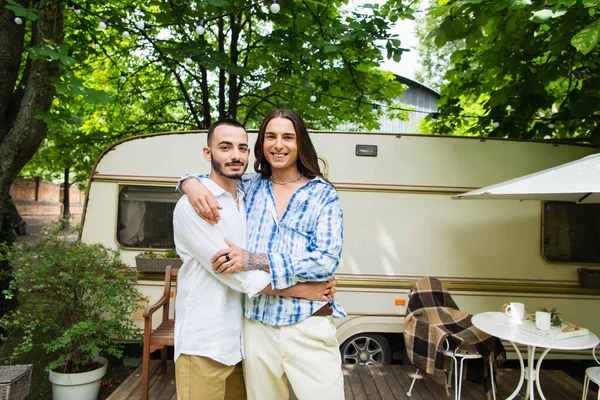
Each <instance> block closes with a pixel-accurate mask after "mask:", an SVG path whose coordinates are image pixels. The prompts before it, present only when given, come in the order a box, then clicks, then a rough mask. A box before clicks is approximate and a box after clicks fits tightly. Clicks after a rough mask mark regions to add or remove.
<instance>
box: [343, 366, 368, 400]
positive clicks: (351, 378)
mask: <svg viewBox="0 0 600 400" xmlns="http://www.w3.org/2000/svg"><path fill="white" fill-rule="evenodd" d="M344 370H345V371H348V382H349V383H350V388H351V389H352V396H353V397H354V400H368V399H369V398H368V397H367V393H366V392H365V388H364V387H363V385H362V381H361V379H360V376H359V375H358V366H357V365H347V366H346V367H345V368H344Z"/></svg>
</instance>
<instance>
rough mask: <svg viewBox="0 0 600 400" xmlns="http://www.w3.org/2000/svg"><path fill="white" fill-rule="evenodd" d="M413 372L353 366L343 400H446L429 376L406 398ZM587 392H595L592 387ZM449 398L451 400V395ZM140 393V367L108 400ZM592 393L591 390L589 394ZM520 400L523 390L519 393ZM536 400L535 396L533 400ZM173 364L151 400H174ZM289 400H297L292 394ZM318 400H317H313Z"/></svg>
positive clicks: (567, 391) (470, 393) (513, 381)
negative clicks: (344, 399)
mask: <svg viewBox="0 0 600 400" xmlns="http://www.w3.org/2000/svg"><path fill="white" fill-rule="evenodd" d="M157 365H158V361H154V360H153V361H152V364H151V368H153V367H156V366H157ZM414 372H415V368H414V367H413V366H411V365H387V366H356V365H347V366H345V367H344V387H345V393H346V400H380V399H381V400H398V399H412V400H426V399H427V400H429V399H447V398H448V397H447V396H446V391H445V389H444V387H443V386H439V385H436V384H435V383H433V381H432V380H431V379H430V378H429V377H428V376H423V374H420V379H419V380H417V383H416V384H415V387H414V389H413V395H412V397H407V396H406V391H407V390H408V388H409V386H410V382H411V380H412V377H413V376H414ZM496 376H497V378H496V380H497V382H496V385H497V387H498V397H497V398H498V399H505V398H507V397H508V396H509V395H510V394H511V393H512V392H513V390H514V389H515V387H516V385H517V382H518V380H519V371H518V370H515V369H510V368H498V370H497V375H496ZM541 385H542V389H543V390H544V394H545V396H546V399H547V400H559V399H560V400H569V399H572V400H577V399H580V398H581V393H582V385H581V383H579V382H577V381H576V380H575V379H573V378H571V377H570V376H569V375H567V374H566V373H565V372H563V371H561V370H545V371H542V374H541ZM590 389H592V390H595V387H594V385H592V387H590ZM450 390H451V395H452V397H450V398H454V392H452V389H450ZM140 391H141V367H139V368H138V369H137V370H135V371H134V372H133V374H131V375H130V376H129V377H128V378H127V379H126V380H125V381H124V382H123V383H122V384H121V386H119V387H118V388H117V389H116V390H115V391H114V392H113V394H111V395H110V397H108V400H138V399H139V398H140ZM590 391H591V390H590ZM520 395H521V396H518V397H517V399H522V398H523V397H524V395H525V388H523V389H522V390H521V393H520ZM537 397H539V396H537V394H536V398H537ZM462 398H463V399H464V400H475V399H484V398H485V396H484V393H483V388H482V386H481V385H476V384H473V383H471V382H469V381H464V383H463V388H462ZM588 398H590V399H595V398H596V393H595V392H592V391H591V393H589V394H588ZM176 399H177V393H176V391H175V373H174V364H173V362H169V365H168V369H167V374H166V375H164V376H159V375H154V376H153V378H152V379H151V381H150V400H176ZM290 399H296V397H295V396H294V395H293V394H292V395H291V396H290ZM315 400H317V399H315Z"/></svg>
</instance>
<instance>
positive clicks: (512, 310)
mask: <svg viewBox="0 0 600 400" xmlns="http://www.w3.org/2000/svg"><path fill="white" fill-rule="evenodd" d="M504 312H505V313H506V315H508V316H509V317H511V318H515V319H523V318H525V304H523V303H510V304H509V305H508V307H506V311H504Z"/></svg>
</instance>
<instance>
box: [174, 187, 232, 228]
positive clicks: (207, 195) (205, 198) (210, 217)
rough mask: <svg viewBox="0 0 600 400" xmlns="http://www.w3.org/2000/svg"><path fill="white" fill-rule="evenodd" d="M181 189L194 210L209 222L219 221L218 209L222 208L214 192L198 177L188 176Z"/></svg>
mask: <svg viewBox="0 0 600 400" xmlns="http://www.w3.org/2000/svg"><path fill="white" fill-rule="evenodd" d="M181 189H182V190H183V192H184V193H185V194H187V196H188V201H189V202H190V204H191V205H192V207H194V210H195V211H196V213H198V215H200V216H201V217H202V218H204V220H205V221H206V222H208V223H209V224H216V223H217V222H219V210H220V209H222V208H223V207H221V205H220V204H219V202H217V199H215V196H214V194H213V193H212V192H211V191H210V190H209V189H208V188H207V187H206V186H204V185H203V184H202V183H201V182H200V181H199V180H198V179H196V178H189V179H186V180H185V181H183V183H182V184H181Z"/></svg>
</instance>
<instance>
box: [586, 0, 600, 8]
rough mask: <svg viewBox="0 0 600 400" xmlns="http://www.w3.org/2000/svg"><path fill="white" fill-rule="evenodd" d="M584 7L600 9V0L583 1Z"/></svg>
mask: <svg viewBox="0 0 600 400" xmlns="http://www.w3.org/2000/svg"><path fill="white" fill-rule="evenodd" d="M583 6H584V7H600V0H583Z"/></svg>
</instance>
